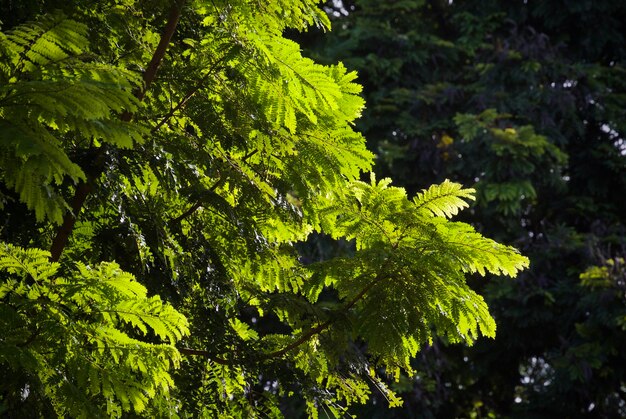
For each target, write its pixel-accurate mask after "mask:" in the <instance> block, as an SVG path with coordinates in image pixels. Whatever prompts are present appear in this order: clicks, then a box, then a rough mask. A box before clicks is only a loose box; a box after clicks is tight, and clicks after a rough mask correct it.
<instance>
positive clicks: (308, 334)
mask: <svg viewBox="0 0 626 419" xmlns="http://www.w3.org/2000/svg"><path fill="white" fill-rule="evenodd" d="M387 261H389V259H387ZM384 265H386V263H385V264H384ZM382 272H386V269H385V266H382V267H381V273H380V274H378V275H376V277H375V278H374V279H373V280H372V281H370V283H369V284H367V285H366V286H365V287H364V288H363V289H362V290H361V291H360V292H359V293H358V294H357V295H356V296H354V298H353V299H352V300H350V301H349V302H348V303H346V305H344V306H343V307H342V308H341V311H348V310H350V309H351V308H352V307H354V305H355V304H356V303H357V302H359V300H361V299H363V297H365V295H366V294H367V293H368V292H369V291H370V290H371V289H372V288H373V287H374V286H375V285H376V284H378V283H379V282H381V281H382V280H384V279H386V278H388V277H389V276H388V275H387V274H383V273H382ZM334 321H335V319H333V318H331V319H328V320H326V321H325V322H324V323H321V324H319V325H317V326H315V327H313V328H312V329H309V330H308V331H307V332H306V333H304V334H303V335H301V336H300V337H299V338H298V339H296V340H295V341H293V342H291V343H290V344H289V345H287V346H285V347H284V348H282V349H279V350H277V351H274V352H270V353H267V354H263V355H261V356H260V357H259V359H260V360H261V361H263V360H266V359H270V358H276V357H279V356H283V355H285V354H286V353H287V352H289V351H291V350H293V349H295V348H297V347H298V346H300V345H302V344H303V343H305V342H306V341H308V340H309V339H310V338H311V337H313V336H315V335H317V334H320V333H322V332H323V331H324V330H326V329H328V328H329V327H330V326H331V325H332V324H333V323H334ZM178 350H179V351H180V353H182V354H185V355H192V356H203V357H206V358H210V359H212V360H214V361H215V362H217V363H218V364H220V363H221V364H223V365H232V364H234V363H235V362H237V360H236V359H233V360H225V359H219V358H215V357H214V356H213V355H212V354H211V353H209V352H208V351H203V350H200V349H190V348H182V349H178Z"/></svg>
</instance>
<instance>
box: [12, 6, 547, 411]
mask: <svg viewBox="0 0 626 419" xmlns="http://www.w3.org/2000/svg"><path fill="white" fill-rule="evenodd" d="M0 13H1V15H0V20H1V21H2V32H1V33H0V80H1V84H0V126H1V129H0V162H1V164H0V211H1V212H2V224H1V226H0V336H1V337H0V369H1V371H2V376H3V377H5V378H4V379H3V381H2V383H1V384H0V409H2V411H3V412H7V413H9V414H11V415H14V416H32V415H38V416H41V417H46V416H50V415H53V414H56V415H58V416H72V417H99V416H113V417H119V416H122V415H124V414H127V415H133V414H135V415H141V416H147V417H162V416H163V417H165V416H168V417H219V416H221V417H256V416H281V408H282V411H286V410H289V409H292V410H293V411H294V412H296V411H297V412H302V411H306V413H307V414H308V415H310V416H312V417H318V415H319V414H320V412H321V414H322V415H326V416H330V415H336V416H340V415H341V414H342V413H343V412H344V411H345V410H346V409H348V408H349V406H350V405H352V404H355V403H357V404H358V403H363V402H365V401H366V400H367V399H368V398H369V397H370V395H371V394H372V392H376V393H380V394H383V395H384V397H385V398H386V399H387V400H388V404H389V406H391V407H393V406H399V405H401V404H402V400H401V399H400V398H399V397H397V396H396V394H395V393H394V391H393V390H392V388H391V387H390V386H389V385H388V384H387V383H386V377H391V378H393V379H395V380H399V379H400V377H401V376H403V374H408V375H409V376H410V375H412V374H413V372H414V368H413V366H412V364H411V360H412V359H413V358H414V357H415V356H416V355H417V354H418V352H419V351H420V349H422V348H423V347H424V346H425V345H427V344H429V343H432V342H433V341H434V339H435V338H437V337H442V338H445V339H446V341H448V342H450V343H465V344H470V345H471V344H472V343H473V342H474V341H475V340H476V339H477V338H478V337H479V336H481V335H484V336H489V337H493V336H494V333H495V322H494V319H493V318H492V317H491V315H490V314H489V312H488V310H487V305H486V304H485V302H484V300H483V298H482V297H481V296H480V295H479V294H478V293H476V292H475V291H473V290H472V289H471V288H470V287H469V286H468V284H467V282H466V275H473V274H476V275H486V274H487V273H491V274H495V275H508V276H515V275H516V274H517V273H518V271H520V270H521V269H523V268H525V267H527V266H528V260H527V259H526V258H525V257H523V256H521V255H520V254H519V253H518V252H517V251H516V250H515V249H514V248H512V247H508V246H505V245H502V244H498V243H496V242H495V241H493V240H491V239H488V238H485V237H483V236H482V235H481V234H480V233H479V232H477V231H476V230H475V229H474V228H473V227H471V226H470V225H469V224H466V223H463V222H459V221H452V220H450V218H451V217H453V216H455V215H457V213H458V212H459V211H460V210H462V209H463V208H465V207H467V206H468V201H471V200H472V199H474V194H475V191H474V189H471V188H464V187H462V186H461V185H460V184H459V183H455V182H451V181H448V180H444V179H441V180H440V181H438V182H437V183H436V184H434V185H426V186H425V187H424V188H423V189H422V190H421V191H417V190H415V191H410V195H407V193H406V192H405V190H404V189H402V188H399V187H395V186H391V181H390V180H389V179H387V178H384V179H381V180H378V179H377V178H376V177H375V176H374V175H373V174H371V175H369V176H367V175H366V173H367V172H368V171H370V170H371V168H372V165H373V161H374V155H373V153H372V152H370V151H368V150H367V148H366V146H365V139H364V137H363V136H362V135H361V134H360V133H358V132H357V131H356V130H355V129H354V121H355V120H356V118H358V117H359V116H360V114H361V111H362V109H363V106H364V101H363V99H362V98H361V97H360V93H361V87H360V86H359V85H358V84H357V83H355V78H356V74H355V73H354V72H351V71H348V70H346V67H345V66H344V65H342V64H340V63H333V64H331V65H321V64H318V63H316V62H315V61H313V60H312V59H310V58H306V57H304V56H303V55H302V54H301V51H300V47H299V45H298V44H297V43H296V42H294V41H292V40H289V39H287V38H286V37H285V36H284V35H283V34H284V33H286V31H287V30H296V31H303V30H305V29H307V28H308V27H312V26H316V27H319V28H324V29H328V28H329V25H330V21H329V19H328V17H327V15H326V14H325V13H324V11H323V10H322V9H320V8H318V7H317V5H316V4H315V2H314V1H312V0H298V1H294V0H274V1H271V2H256V1H243V0H241V1H220V0H215V1H211V2H206V1H201V0H187V1H185V0H170V1H165V0H147V1H139V0H109V1H100V2H95V3H94V2H90V1H82V0H76V1H53V0H51V1H36V0H28V1H23V2H10V3H3V5H2V7H1V8H0ZM537 141H539V140H537ZM542 144H543V143H542ZM542 146H543V145H542ZM546 147H547V146H546ZM555 158H558V154H555ZM315 240H320V241H321V240H326V241H328V242H333V243H338V245H337V247H338V248H339V247H341V248H342V249H343V251H342V252H340V253H337V254H335V255H333V257H330V258H316V259H314V260H312V259H310V258H307V257H306V253H307V251H306V249H307V246H308V247H310V246H312V245H313V244H314V243H313V242H314V241H315ZM473 276H474V275H473Z"/></svg>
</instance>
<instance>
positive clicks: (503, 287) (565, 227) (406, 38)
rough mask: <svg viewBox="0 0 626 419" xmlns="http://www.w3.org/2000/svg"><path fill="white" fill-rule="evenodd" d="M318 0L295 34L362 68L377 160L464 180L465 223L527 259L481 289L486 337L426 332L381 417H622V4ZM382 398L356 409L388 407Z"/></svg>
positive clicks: (410, 182)
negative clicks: (467, 339) (324, 26)
mask: <svg viewBox="0 0 626 419" xmlns="http://www.w3.org/2000/svg"><path fill="white" fill-rule="evenodd" d="M325 8H326V10H327V12H328V13H329V14H330V15H331V17H332V19H333V31H332V32H331V34H330V36H327V35H325V36H323V37H315V36H311V35H308V37H307V38H304V39H302V38H301V39H300V40H301V41H302V42H303V43H304V44H306V45H307V46H308V47H309V52H308V54H310V55H311V56H313V57H314V58H315V59H317V60H321V61H326V62H334V61H336V60H342V61H343V62H344V63H345V64H346V66H347V67H348V68H349V69H355V70H357V71H358V72H359V81H360V82H361V83H362V84H363V85H364V92H365V97H366V103H367V108H366V110H365V112H364V116H363V118H362V119H361V120H360V121H358V123H357V126H358V128H359V129H360V130H361V131H362V132H363V133H364V135H365V137H366V138H367V140H368V142H369V146H370V149H372V150H375V151H376V152H377V155H378V157H377V163H376V171H377V172H378V173H382V174H385V175H389V176H391V177H393V178H394V179H396V180H397V182H398V183H399V184H402V186H404V187H406V188H407V190H408V192H409V193H414V192H416V191H419V190H420V189H422V188H425V187H427V186H428V185H429V184H431V183H433V182H438V181H441V180H443V179H445V178H450V179H452V180H454V181H458V182H461V183H463V184H466V185H475V186H474V187H475V188H476V189H477V190H478V200H477V203H476V205H475V206H474V207H473V209H472V211H471V212H468V213H467V214H466V217H467V219H466V220H467V221H471V222H472V223H474V225H476V226H478V228H479V230H480V231H482V232H483V233H484V234H487V235H490V236H491V237H495V238H497V239H499V240H502V241H504V242H505V243H508V244H514V245H516V246H518V247H520V248H521V249H522V251H523V253H525V254H527V255H528V256H530V259H531V269H530V270H529V271H527V272H526V273H524V274H523V275H522V276H521V277H520V278H518V279H516V280H514V281H511V280H508V279H503V280H500V279H495V278H494V279H492V280H491V281H489V282H488V283H487V285H485V284H484V282H481V283H478V282H476V283H475V284H474V285H475V286H476V287H477V288H480V289H479V291H480V292H481V293H485V295H486V298H487V301H488V303H489V306H490V307H491V308H492V309H493V311H494V315H495V318H496V320H497V323H498V333H497V337H496V340H495V341H491V340H482V341H480V342H478V343H477V344H476V345H475V346H474V347H472V348H462V347H459V346H448V345H446V342H445V341H437V342H435V343H434V344H433V345H432V346H431V347H430V348H428V349H427V350H425V351H423V352H422V355H421V358H420V359H419V361H418V362H417V363H416V365H415V367H416V369H417V370H418V371H419V372H418V377H417V378H415V379H409V378H407V379H405V380H403V381H401V382H400V383H399V384H396V385H395V386H396V388H397V389H398V390H400V391H402V393H403V396H404V398H405V400H406V403H405V405H404V407H403V408H402V410H394V411H392V413H393V414H395V415H396V416H397V417H503V416H504V417H530V416H532V417H546V418H547V417H555V415H560V416H562V417H583V416H589V417H617V416H624V415H626V374H625V372H626V371H625V366H626V356H625V355H624V351H623V350H621V349H620V348H623V347H624V345H625V344H626V334H625V333H624V319H625V315H626V299H625V295H624V275H623V263H622V262H620V260H622V259H619V258H620V256H622V257H623V254H624V252H625V244H626V238H625V234H624V233H625V232H626V228H625V224H626V199H624V196H625V194H626V140H625V139H624V132H626V71H625V68H624V64H625V59H626V47H625V45H626V27H625V26H624V25H623V22H624V21H625V20H626V3H623V2H615V1H609V0H606V1H602V0H600V1H586V0H579V1H560V0H552V1H542V2H527V1H524V2H522V1H519V2H502V1H480V2H478V1H471V0H470V1H457V0H454V1H452V0H450V1H440V0H404V1H373V0H359V1H332V2H327V4H326V5H325ZM620 263H621V264H620ZM592 266H595V267H594V268H590V267H592ZM588 269H591V270H590V271H589V270H588ZM585 272H586V273H585ZM581 274H582V278H583V279H582V280H581ZM594 275H595V276H594ZM591 277H594V278H596V280H592V279H590V278H591ZM598 278H600V279H598ZM381 402H382V400H381ZM380 405H386V403H378V405H377V404H374V405H370V408H368V409H369V410H366V411H364V412H367V413H366V414H365V416H367V417H383V416H384V417H389V414H390V412H389V411H386V410H385V411H383V410H378V408H377V406H380Z"/></svg>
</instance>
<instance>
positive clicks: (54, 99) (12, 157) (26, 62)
mask: <svg viewBox="0 0 626 419" xmlns="http://www.w3.org/2000/svg"><path fill="white" fill-rule="evenodd" d="M87 49H88V40H87V27H86V25H84V24H82V23H79V22H76V21H73V20H71V19H68V18H66V17H65V16H63V15H61V14H54V15H46V16H42V17H40V18H39V20H37V21H35V22H32V23H26V24H23V25H20V26H18V27H16V28H13V29H12V30H11V31H9V32H8V33H6V34H4V33H2V34H0V58H1V64H0V80H1V83H2V87H1V88H0V128H1V129H0V132H1V134H0V136H1V138H0V166H1V167H2V169H1V170H0V176H1V179H2V181H3V183H4V184H5V185H6V186H7V187H9V188H11V189H14V190H15V191H16V192H17V193H18V194H19V198H20V201H21V202H23V203H25V204H26V206H27V207H28V208H29V209H30V210H33V211H34V212H35V216H36V218H37V221H43V220H44V219H48V220H51V221H53V222H55V223H57V224H60V223H61V220H62V215H63V212H64V211H65V209H66V207H67V204H66V203H65V201H64V199H63V197H62V195H61V194H60V193H59V192H58V191H57V190H56V188H55V187H54V186H53V185H61V184H63V182H64V181H65V180H66V179H70V180H71V181H72V182H73V183H77V182H78V181H79V180H85V173H84V171H83V170H82V169H81V167H80V166H79V165H77V164H76V163H75V162H73V161H72V160H71V158H70V156H68V153H69V150H71V149H72V148H74V147H76V146H77V145H78V144H80V143H81V142H85V141H87V142H89V141H93V142H95V143H99V142H108V143H111V144H114V145H117V146H119V147H131V146H132V145H133V143H134V142H141V141H142V139H143V137H142V134H144V133H145V131H144V130H143V129H142V127H141V126H140V125H137V124H128V123H124V122H122V121H120V120H119V118H118V117H117V116H116V115H115V114H114V113H113V112H117V113H121V112H123V111H127V112H131V111H134V110H136V109H137V105H138V102H137V100H136V99H135V97H134V96H133V95H132V94H131V89H132V88H133V87H136V86H137V85H138V78H137V76H136V75H134V74H133V73H131V72H129V71H126V70H124V69H123V68H119V67H114V66H111V65H106V64H103V63H98V62H97V61H96V60H95V57H89V56H88V54H87ZM0 205H2V202H1V201H0Z"/></svg>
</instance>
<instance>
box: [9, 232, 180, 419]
mask: <svg viewBox="0 0 626 419" xmlns="http://www.w3.org/2000/svg"><path fill="white" fill-rule="evenodd" d="M49 256H50V255H49V253H48V252H46V251H43V250H40V249H34V248H33V249H22V248H19V247H15V246H12V245H10V244H6V243H0V272H1V273H0V275H1V276H2V285H1V286H0V298H1V299H2V306H1V307H2V308H1V310H2V326H1V327H2V332H3V338H2V341H1V343H0V364H1V365H2V369H3V370H4V373H5V374H9V375H12V374H16V373H17V374H19V375H20V379H26V380H27V381H26V382H25V383H24V384H23V385H25V387H22V388H11V387H12V386H15V385H17V384H18V382H16V381H15V380H10V379H7V380H5V382H4V384H3V386H2V387H3V392H7V391H10V392H12V393H13V392H18V393H19V392H22V398H28V397H29V393H30V392H39V391H41V393H42V394H43V395H45V397H46V399H47V403H50V405H51V406H52V408H53V409H54V412H55V413H56V414H57V415H59V416H62V415H71V416H76V417H93V416H104V415H108V416H113V417H119V416H121V415H122V412H123V411H129V410H134V411H135V412H137V413H140V412H142V411H143V410H144V409H145V408H146V405H147V404H148V402H149V401H150V400H151V399H152V398H154V397H156V396H158V397H167V395H168V392H169V390H170V388H171V387H172V386H173V385H174V382H173V380H172V378H171V376H170V374H169V370H170V369H171V368H173V367H177V366H178V365H179V363H180V354H179V353H178V351H177V350H176V349H175V347H174V344H176V342H178V341H179V340H181V339H182V338H183V336H185V335H186V334H188V333H189V328H188V324H187V320H186V319H185V317H184V316H182V315H181V314H180V313H178V312H177V311H176V310H174V308H173V307H172V306H171V305H168V304H164V303H163V301H161V299H160V298H159V297H157V296H154V297H147V291H146V288H145V287H144V286H142V285H141V284H139V283H138V282H137V281H136V280H135V278H134V277H133V276H132V275H130V274H128V273H126V272H123V271H122V270H121V269H120V268H119V266H118V265H117V264H115V263H106V262H103V263H101V264H100V265H98V266H96V267H89V266H86V265H84V264H82V263H77V264H76V265H75V266H73V267H72V268H71V269H63V270H62V271H61V272H60V266H59V264H58V263H51V262H49V261H48V257H49ZM139 336H150V337H151V338H150V340H152V341H153V343H149V342H146V341H142V340H140V339H138V338H137V337H139ZM7 377H8V376H7ZM2 403H3V408H4V409H5V410H7V409H8V410H9V411H10V409H14V408H17V407H18V406H11V404H10V403H11V401H10V400H6V399H4V400H2ZM47 403H46V404H47ZM44 406H45V405H44ZM44 406H40V408H41V409H42V412H43V409H45V407H44Z"/></svg>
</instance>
